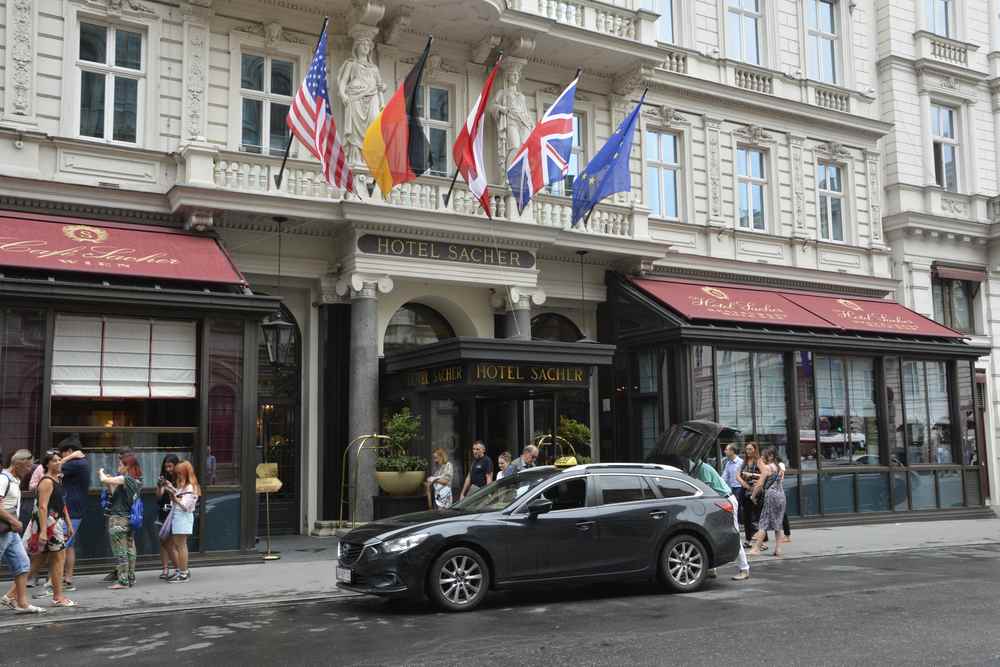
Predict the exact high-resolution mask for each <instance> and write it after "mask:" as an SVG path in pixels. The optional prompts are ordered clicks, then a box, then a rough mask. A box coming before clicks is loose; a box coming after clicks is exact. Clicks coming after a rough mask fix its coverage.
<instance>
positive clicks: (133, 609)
mask: <svg viewBox="0 0 1000 667" xmlns="http://www.w3.org/2000/svg"><path fill="white" fill-rule="evenodd" d="M792 540H793V541H792V543H791V544H788V545H786V553H787V555H786V556H785V557H784V558H783V559H781V560H790V559H799V558H816V557H819V556H838V555H847V554H858V553H871V552H879V551H897V550H905V549H929V548H941V547H953V546H957V545H975V544H1000V520H998V519H978V520H963V521H932V522H926V523H905V524H879V525H868V526H842V527H836V528H804V529H802V530H794V526H793V533H792ZM274 549H275V550H276V551H280V552H281V560H278V561H272V562H268V563H264V562H260V563H254V564H249V565H222V566H217V567H205V568H199V569H192V571H191V572H192V575H191V581H190V582H189V583H186V584H166V583H163V582H161V581H160V580H159V579H158V578H157V576H158V574H159V573H158V572H140V573H138V582H137V586H136V587H135V588H133V589H131V590H128V591H109V590H108V589H107V584H106V583H104V582H103V581H101V577H100V576H98V575H91V576H81V577H77V580H76V582H75V583H76V586H77V591H76V592H74V593H70V594H69V597H71V598H72V599H73V600H74V601H76V603H77V604H78V606H77V607H75V608H72V609H51V610H49V611H48V613H46V614H44V615H43V616H28V615H23V616H15V615H14V614H13V612H9V611H7V610H0V617H2V623H3V625H4V627H10V626H14V625H37V624H39V623H49V622H53V621H65V620H73V619H86V618H93V619H98V618H106V617H111V616H120V615H123V614H137V613H149V612H154V613H155V612H164V611H167V610H171V611H173V610H180V609H196V608H211V607H220V606H234V605H247V604H259V603H262V602H270V603H283V602H305V601H309V600H315V599H329V598H332V597H343V596H349V595H353V593H348V592H346V591H339V590H337V586H336V583H335V582H334V573H333V567H334V561H336V558H337V539H336V538H334V537H324V538H316V537H288V538H277V539H275V540H274ZM755 562H756V563H757V564H762V565H767V564H770V563H777V562H780V561H779V560H778V559H774V558H770V557H769V556H762V557H759V558H757V559H756V561H755ZM31 590H32V592H33V591H34V590H35V589H31ZM34 602H35V603H36V604H38V605H39V606H42V607H45V606H47V605H48V601H47V600H35V601H34Z"/></svg>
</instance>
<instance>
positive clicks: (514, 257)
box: [510, 250, 521, 266]
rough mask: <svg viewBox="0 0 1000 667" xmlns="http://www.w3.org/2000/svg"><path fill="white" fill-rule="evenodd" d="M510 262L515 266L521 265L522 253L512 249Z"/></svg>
mask: <svg viewBox="0 0 1000 667" xmlns="http://www.w3.org/2000/svg"><path fill="white" fill-rule="evenodd" d="M510 263H511V265H513V266H521V253H520V252H518V251H517V250H511V251H510Z"/></svg>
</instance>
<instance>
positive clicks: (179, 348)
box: [149, 321, 198, 398]
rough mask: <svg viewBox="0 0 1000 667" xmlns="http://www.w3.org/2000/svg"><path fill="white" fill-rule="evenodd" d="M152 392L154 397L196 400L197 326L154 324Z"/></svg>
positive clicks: (183, 323)
mask: <svg viewBox="0 0 1000 667" xmlns="http://www.w3.org/2000/svg"><path fill="white" fill-rule="evenodd" d="M151 340H152V350H151V355H150V360H151V364H150V366H151V368H150V374H149V392H150V396H151V397H153V398H194V397H195V395H196V385H197V376H198V373H197V365H198V364H197V362H198V353H197V340H198V332H197V326H196V324H195V323H194V322H160V321H154V322H153V329H152V339H151Z"/></svg>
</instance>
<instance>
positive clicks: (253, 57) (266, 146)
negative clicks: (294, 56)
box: [240, 53, 295, 156]
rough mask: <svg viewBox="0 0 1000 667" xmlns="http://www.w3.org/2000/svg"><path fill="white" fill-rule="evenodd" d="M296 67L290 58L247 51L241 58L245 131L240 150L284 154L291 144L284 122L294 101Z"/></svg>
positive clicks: (241, 87) (241, 93) (241, 92)
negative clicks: (283, 58) (284, 58)
mask: <svg viewBox="0 0 1000 667" xmlns="http://www.w3.org/2000/svg"><path fill="white" fill-rule="evenodd" d="M294 80H295V67H294V65H293V64H292V62H291V61H289V60H280V59H278V58H272V57H271V56H266V55H259V54H255V53H244V54H242V56H241V58H240V97H241V99H242V105H243V134H242V139H241V140H240V150H243V151H245V152H247V153H266V154H270V155H276V156H281V155H284V153H285V146H286V145H287V144H288V137H289V131H288V126H287V125H286V124H285V117H286V116H288V108H289V106H290V105H291V103H292V93H293V85H294V84H293V81H294Z"/></svg>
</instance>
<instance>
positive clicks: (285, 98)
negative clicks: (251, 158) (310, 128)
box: [238, 49, 303, 157]
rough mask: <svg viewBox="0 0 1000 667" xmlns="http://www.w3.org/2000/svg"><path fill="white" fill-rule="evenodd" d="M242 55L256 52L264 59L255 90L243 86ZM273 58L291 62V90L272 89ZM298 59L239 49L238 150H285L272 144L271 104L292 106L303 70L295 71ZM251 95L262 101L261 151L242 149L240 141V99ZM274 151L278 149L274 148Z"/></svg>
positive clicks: (274, 154)
mask: <svg viewBox="0 0 1000 667" xmlns="http://www.w3.org/2000/svg"><path fill="white" fill-rule="evenodd" d="M243 56H257V57H260V58H263V59H264V76H263V78H264V81H263V84H264V90H254V89H253V88H244V87H243ZM275 60H280V61H283V62H289V63H291V64H292V80H291V83H292V93H291V95H280V94H277V93H273V92H271V90H270V88H271V66H272V63H273V62H274V61H275ZM298 68H299V63H298V62H296V59H295V58H291V57H287V56H282V55H274V54H270V53H265V52H262V51H258V50H256V49H242V50H241V51H240V74H239V81H240V84H239V85H240V88H239V98H238V99H239V102H238V103H239V107H240V109H239V111H240V145H239V150H240V152H241V153H248V154H250V155H270V156H271V157H281V156H282V155H284V153H285V147H284V146H271V145H270V142H271V104H284V105H286V106H287V107H289V110H291V106H292V100H293V99H295V97H294V96H295V94H296V93H297V92H298V87H299V86H301V85H302V79H303V76H302V73H301V72H300V71H298ZM244 99H250V100H255V101H258V102H260V103H261V115H260V124H261V127H260V142H261V145H260V152H256V151H249V150H245V149H244V147H243V146H244V144H243V100H244ZM289 136H291V131H289ZM275 151H277V152H275Z"/></svg>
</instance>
